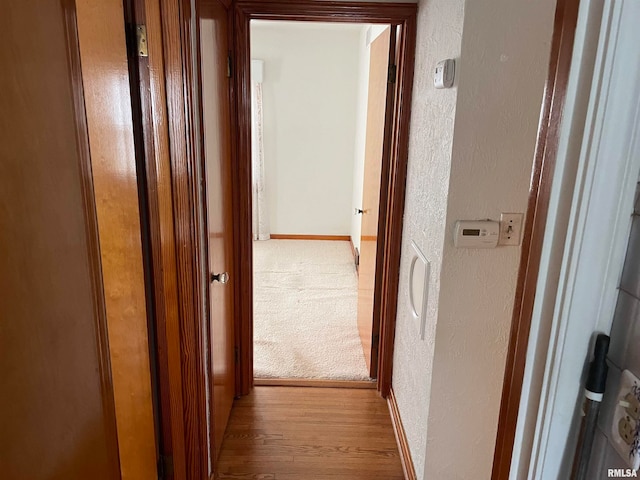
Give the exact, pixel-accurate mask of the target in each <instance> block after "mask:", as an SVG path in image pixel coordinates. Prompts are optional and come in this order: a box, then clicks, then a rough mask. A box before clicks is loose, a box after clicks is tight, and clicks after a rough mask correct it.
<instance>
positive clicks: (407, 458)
mask: <svg viewBox="0 0 640 480" xmlns="http://www.w3.org/2000/svg"><path fill="white" fill-rule="evenodd" d="M387 404H388V405H389V413H390V414H391V423H392V424H393V431H394V433H395V434H396V441H397V442H398V451H399V452H400V461H401V462H402V470H403V471H404V478H405V480H417V477H416V471H415V469H414V468H413V460H411V451H410V450H409V442H408V441H407V435H406V433H405V431H404V427H403V426H402V420H401V419H400V411H399V410H398V403H397V402H396V396H395V394H394V393H393V387H392V388H391V390H390V392H389V397H387Z"/></svg>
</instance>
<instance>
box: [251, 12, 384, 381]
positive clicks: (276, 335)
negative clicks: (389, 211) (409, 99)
mask: <svg viewBox="0 0 640 480" xmlns="http://www.w3.org/2000/svg"><path fill="white" fill-rule="evenodd" d="M394 30H395V29H394ZM391 31H392V27H391V26H389V25H383V24H380V25H372V24H350V23H324V22H300V21H297V22H296V21H268V20H253V21H251V23H250V55H251V72H250V76H251V147H252V148H251V185H252V220H253V231H252V239H253V242H252V248H253V272H252V274H253V304H254V313H253V328H254V330H253V331H254V335H253V341H254V364H253V368H254V370H253V371H254V376H255V379H256V383H262V384H264V383H270V384H273V383H274V382H277V381H282V380H285V379H298V380H301V379H302V380H330V381H345V380H346V381H371V379H372V378H373V377H375V376H376V371H377V339H378V338H379V323H378V322H374V290H375V283H376V282H375V279H376V255H377V246H378V242H377V239H378V227H379V222H378V217H379V212H380V190H381V175H382V159H383V143H384V134H385V112H386V103H387V102H386V99H387V90H388V89H389V88H388V87H389V85H390V83H389V82H390V80H392V79H390V76H389V73H390V69H389V65H390V57H389V52H390V48H391ZM387 141H388V140H387ZM371 386H374V384H373V383H371Z"/></svg>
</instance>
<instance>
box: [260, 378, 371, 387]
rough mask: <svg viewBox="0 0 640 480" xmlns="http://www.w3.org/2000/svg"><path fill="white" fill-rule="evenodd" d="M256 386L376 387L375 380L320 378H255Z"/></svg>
mask: <svg viewBox="0 0 640 480" xmlns="http://www.w3.org/2000/svg"><path fill="white" fill-rule="evenodd" d="M253 384H254V385H255V386H257V387H320V388H376V382H375V381H373V380H371V381H366V380H365V381H358V380H353V381H352V380H322V379H310V378H255V379H254V380H253Z"/></svg>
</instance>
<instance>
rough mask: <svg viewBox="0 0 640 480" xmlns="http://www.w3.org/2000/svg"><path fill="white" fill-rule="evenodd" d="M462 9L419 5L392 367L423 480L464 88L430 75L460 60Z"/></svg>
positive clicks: (438, 3)
mask: <svg viewBox="0 0 640 480" xmlns="http://www.w3.org/2000/svg"><path fill="white" fill-rule="evenodd" d="M463 10H464V0H432V1H426V2H422V3H421V4H420V6H419V10H418V36H417V45H416V47H417V49H416V65H415V80H414V86H413V102H412V103H413V104H412V106H411V125H410V132H411V133H410V144H409V165H408V172H407V193H406V200H405V215H404V229H403V234H402V257H401V267H400V290H399V295H398V315H397V324H396V337H395V338H396V340H395V349H394V361H393V390H394V393H395V395H396V398H397V401H398V407H399V409H400V414H401V417H402V422H403V425H404V428H405V430H406V433H407V437H408V441H409V447H410V449H411V456H412V458H413V462H414V465H415V467H416V473H417V475H418V478H422V474H423V470H424V461H425V460H424V457H425V447H426V432H427V415H428V413H429V400H430V395H431V372H432V369H433V355H434V351H435V327H436V322H437V318H438V295H439V293H438V292H439V289H440V267H441V263H442V250H443V242H444V237H445V218H446V212H447V196H448V190H449V172H450V164H451V149H452V142H453V126H454V119H455V114H456V97H457V90H458V89H457V85H454V87H453V88H451V89H448V90H436V89H434V87H433V78H432V71H433V69H434V67H435V64H436V63H437V62H438V60H442V59H444V58H456V59H457V58H458V57H459V55H460V48H461V41H462V22H463ZM456 84H457V79H456ZM412 240H413V241H415V242H416V244H417V245H418V247H419V248H420V249H421V250H422V252H423V253H424V254H425V256H426V257H427V259H428V260H429V262H430V263H431V276H430V284H429V302H428V305H427V320H426V335H425V338H426V339H425V340H424V341H421V340H420V337H419V333H420V332H419V326H418V324H417V322H416V321H415V320H414V318H413V316H412V314H411V310H410V307H409V289H408V281H407V280H408V279H407V277H408V272H409V262H410V261H411V256H410V255H411V241H412ZM431 478H438V477H435V476H434V477H431ZM477 478H481V477H477Z"/></svg>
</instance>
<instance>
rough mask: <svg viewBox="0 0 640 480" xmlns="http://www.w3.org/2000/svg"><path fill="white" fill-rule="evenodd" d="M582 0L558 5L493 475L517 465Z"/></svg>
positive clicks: (497, 477) (500, 477) (498, 478)
mask: <svg viewBox="0 0 640 480" xmlns="http://www.w3.org/2000/svg"><path fill="white" fill-rule="evenodd" d="M579 3H580V2H579V0H558V3H557V7H556V15H555V21H554V31H553V38H552V42H551V52H550V60H549V73H548V76H547V82H546V85H545V90H544V96H543V103H542V111H541V114H540V122H539V126H538V140H537V144H536V150H535V155H534V163H533V173H532V177H531V190H530V192H529V202H528V205H527V215H526V219H525V224H524V235H523V242H522V251H521V255H520V270H519V272H518V282H517V286H516V295H515V300H514V309H513V318H512V324H511V334H510V338H509V346H508V351H507V360H506V370H505V376H504V381H503V387H502V400H501V404H500V416H499V421H498V433H497V438H496V448H495V452H494V457H493V472H492V475H491V478H492V480H507V479H508V478H509V473H510V468H511V456H512V454H513V443H514V440H515V433H516V425H517V422H518V413H519V407H520V396H521V393H522V381H523V376H524V369H525V363H526V357H527V346H528V342H529V332H530V329H531V319H532V316H533V305H534V300H535V295H536V284H537V281H538V273H539V268H540V258H541V254H542V245H543V240H544V230H545V223H546V220H547V213H548V209H549V198H550V195H551V185H552V181H553V173H554V169H555V164H556V155H557V150H558V141H559V137H560V126H561V121H562V112H563V109H564V103H565V97H566V90H567V82H568V80H569V70H570V68H571V56H572V53H573V40H574V37H575V29H576V23H577V18H578V7H579Z"/></svg>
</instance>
